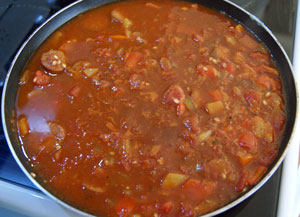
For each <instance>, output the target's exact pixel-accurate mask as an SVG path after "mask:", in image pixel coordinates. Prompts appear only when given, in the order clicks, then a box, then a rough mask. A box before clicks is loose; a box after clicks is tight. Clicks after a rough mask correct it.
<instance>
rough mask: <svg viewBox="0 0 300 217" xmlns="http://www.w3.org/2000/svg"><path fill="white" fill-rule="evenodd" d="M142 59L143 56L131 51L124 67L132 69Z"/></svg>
mask: <svg viewBox="0 0 300 217" xmlns="http://www.w3.org/2000/svg"><path fill="white" fill-rule="evenodd" d="M142 58H143V54H142V53H140V52H137V51H131V52H130V53H129V55H128V56H127V58H126V60H125V66H126V67H128V68H130V69H132V68H135V67H136V66H137V64H138V62H139V61H140V60H141V59H142Z"/></svg>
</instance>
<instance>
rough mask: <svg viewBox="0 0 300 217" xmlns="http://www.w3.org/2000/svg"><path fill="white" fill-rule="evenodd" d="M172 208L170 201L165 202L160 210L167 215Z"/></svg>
mask: <svg viewBox="0 0 300 217" xmlns="http://www.w3.org/2000/svg"><path fill="white" fill-rule="evenodd" d="M173 207H174V205H173V202H172V201H168V202H165V203H164V204H163V205H162V206H161V208H160V209H161V210H162V211H163V212H164V213H166V214H168V213H170V212H171V211H172V209H173Z"/></svg>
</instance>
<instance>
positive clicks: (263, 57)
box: [250, 52, 270, 64]
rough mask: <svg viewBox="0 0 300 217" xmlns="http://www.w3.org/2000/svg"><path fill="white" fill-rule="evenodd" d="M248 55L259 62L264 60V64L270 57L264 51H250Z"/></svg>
mask: <svg viewBox="0 0 300 217" xmlns="http://www.w3.org/2000/svg"><path fill="white" fill-rule="evenodd" d="M250 57H252V58H254V59H256V60H258V61H260V62H264V63H266V64H268V63H269V62H270V57H269V55H268V54H266V53H262V52H252V53H250Z"/></svg>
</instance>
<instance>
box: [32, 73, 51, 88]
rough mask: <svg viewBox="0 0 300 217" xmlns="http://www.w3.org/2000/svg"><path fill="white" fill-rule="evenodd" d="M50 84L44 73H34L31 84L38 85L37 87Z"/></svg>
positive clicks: (48, 77) (47, 76)
mask: <svg viewBox="0 0 300 217" xmlns="http://www.w3.org/2000/svg"><path fill="white" fill-rule="evenodd" d="M49 82H50V76H49V75H46V74H45V73H44V72H42V71H41V70H37V71H36V72H35V75H34V78H33V83H34V84H36V85H38V86H44V85H47V84H49Z"/></svg>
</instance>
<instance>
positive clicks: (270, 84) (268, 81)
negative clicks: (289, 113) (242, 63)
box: [255, 75, 281, 91]
mask: <svg viewBox="0 0 300 217" xmlns="http://www.w3.org/2000/svg"><path fill="white" fill-rule="evenodd" d="M255 82H256V83H257V84H259V85H261V86H263V87H265V88H267V89H268V90H273V91H277V90H281V85H280V83H279V82H278V81H276V80H275V79H274V78H272V77H270V76H267V75H260V76H258V78H257V79H256V81H255Z"/></svg>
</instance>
